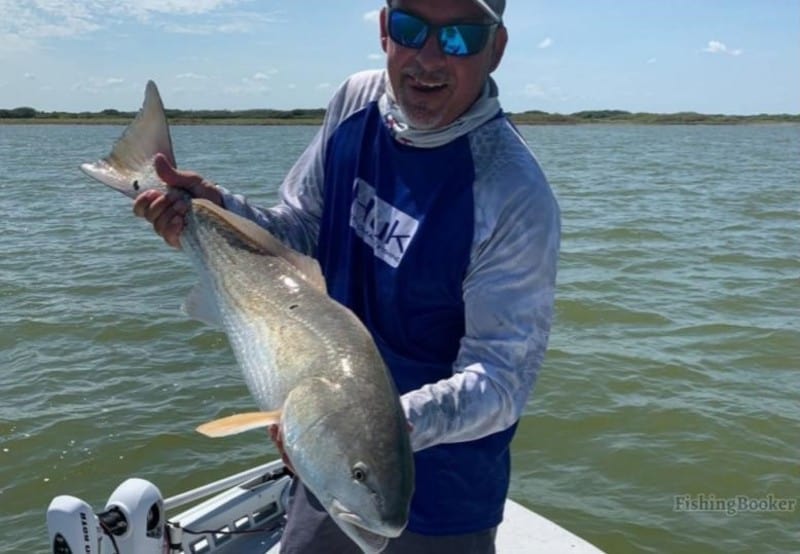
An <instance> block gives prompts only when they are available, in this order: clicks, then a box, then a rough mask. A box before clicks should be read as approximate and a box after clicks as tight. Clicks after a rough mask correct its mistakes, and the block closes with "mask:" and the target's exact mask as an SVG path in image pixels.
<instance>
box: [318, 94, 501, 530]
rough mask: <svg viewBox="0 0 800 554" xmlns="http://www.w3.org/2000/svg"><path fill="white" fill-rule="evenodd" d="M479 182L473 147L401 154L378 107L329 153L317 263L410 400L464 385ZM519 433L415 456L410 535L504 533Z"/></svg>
mask: <svg viewBox="0 0 800 554" xmlns="http://www.w3.org/2000/svg"><path fill="white" fill-rule="evenodd" d="M474 177H475V173H474V169H473V163H472V154H471V151H470V145H469V139H468V137H467V136H462V137H460V138H458V139H456V140H455V141H453V142H451V143H449V144H446V145H444V146H441V147H437V148H424V149H423V148H416V147H411V146H407V145H404V144H400V143H398V142H397V141H396V140H394V139H393V138H392V136H391V135H390V134H389V131H388V130H387V129H386V126H385V125H384V124H383V122H382V121H381V116H380V113H379V111H378V107H377V104H376V103H374V102H373V103H371V104H368V105H367V106H366V107H365V108H364V109H362V110H360V111H358V112H356V113H354V114H353V115H351V116H350V117H349V118H348V119H346V120H345V121H343V122H342V123H341V124H340V125H339V127H338V128H337V129H336V130H335V131H334V133H333V134H332V136H331V137H330V139H329V141H328V144H327V150H326V156H325V181H324V182H325V187H324V195H325V196H324V203H323V205H324V209H323V214H322V220H321V225H320V234H319V241H318V251H317V255H318V258H319V262H320V265H321V266H322V272H323V274H324V275H325V280H326V282H327V286H328V292H329V294H330V295H331V296H332V297H333V298H335V299H336V300H338V301H339V302H341V303H342V304H344V305H345V306H348V307H349V308H350V309H351V310H352V311H353V312H354V313H355V314H356V315H357V316H358V317H359V318H360V319H361V320H362V321H363V322H364V324H365V325H366V327H367V329H369V331H370V332H371V333H372V336H373V338H374V339H375V343H376V344H377V346H378V349H379V350H380V352H381V354H382V356H383V359H384V360H385V361H386V364H387V366H388V367H389V370H390V371H391V374H392V376H393V377H394V381H395V383H396V385H397V389H398V392H399V393H400V394H403V393H406V392H408V391H411V390H415V389H418V388H420V387H422V386H423V385H425V384H427V383H434V382H436V381H439V380H441V379H447V378H449V377H451V376H452V374H453V373H452V366H453V362H454V361H455V359H456V356H457V354H458V349H459V342H460V340H461V338H462V337H463V336H464V303H463V299H462V282H463V280H464V277H465V273H466V271H467V267H468V264H469V259H470V249H471V246H472V239H473V233H474V205H473V194H472V185H473V182H474ZM515 429H516V425H514V426H512V427H511V428H509V429H507V430H505V431H502V432H500V433H496V434H494V435H490V436H488V437H484V438H482V439H479V440H476V441H471V442H463V443H455V444H441V445H437V446H434V447H431V448H428V449H425V450H422V451H420V452H416V453H415V454H414V462H415V475H416V484H415V490H414V497H413V499H412V502H411V516H410V521H409V524H408V529H409V530H411V531H413V532H416V533H421V534H427V535H449V534H461V533H470V532H474V531H479V530H482V529H487V528H490V527H494V526H496V525H498V524H499V523H500V521H501V520H502V513H503V504H504V502H505V498H506V494H507V492H508V484H509V473H510V460H509V443H510V442H511V438H512V437H513V435H514V431H515Z"/></svg>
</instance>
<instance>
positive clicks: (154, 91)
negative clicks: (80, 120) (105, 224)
mask: <svg viewBox="0 0 800 554" xmlns="http://www.w3.org/2000/svg"><path fill="white" fill-rule="evenodd" d="M158 153H161V154H163V155H164V156H165V157H166V158H167V160H168V161H169V163H170V164H171V165H172V166H173V167H176V164H175V154H174V153H173V151H172V139H171V138H170V136H169V125H168V124H167V116H166V114H165V113H164V104H163V102H162V101H161V96H160V95H159V94H158V88H156V84H155V83H154V82H153V81H148V82H147V86H146V87H145V93H144V103H143V104H142V108H141V109H140V110H139V113H137V114H136V118H135V119H134V120H133V121H132V122H131V124H130V125H128V127H127V128H126V129H125V131H124V132H123V133H122V136H121V137H120V138H119V139H118V140H117V142H115V143H114V147H113V148H112V149H111V153H110V154H109V155H108V156H106V157H105V158H103V159H102V160H99V161H97V162H95V163H86V164H82V165H81V170H82V171H83V172H84V173H86V174H87V175H89V176H90V177H92V178H94V179H97V180H98V181H100V182H101V183H104V184H106V185H108V186H110V187H111V188H113V189H116V190H118V191H120V192H122V193H123V194H125V195H126V196H130V197H131V198H135V197H136V196H137V195H138V194H139V192H140V191H141V190H144V188H145V187H143V186H142V185H143V184H144V183H142V182H140V180H142V179H145V178H146V179H147V180H152V181H153V182H154V183H153V184H151V186H150V187H148V188H152V187H153V186H155V185H156V184H158V185H160V186H163V183H161V182H160V179H158V177H157V176H156V175H155V174H154V170H153V167H152V166H153V158H155V155H156V154H158Z"/></svg>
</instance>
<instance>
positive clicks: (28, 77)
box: [23, 73, 36, 81]
mask: <svg viewBox="0 0 800 554" xmlns="http://www.w3.org/2000/svg"><path fill="white" fill-rule="evenodd" d="M23 77H24V78H25V79H27V80H29V81H32V80H34V79H36V75H34V74H33V73H26V74H25V75H23Z"/></svg>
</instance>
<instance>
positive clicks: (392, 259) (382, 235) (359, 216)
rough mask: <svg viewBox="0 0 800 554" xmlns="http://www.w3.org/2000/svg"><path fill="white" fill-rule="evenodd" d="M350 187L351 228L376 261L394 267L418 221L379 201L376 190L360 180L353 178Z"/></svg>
mask: <svg viewBox="0 0 800 554" xmlns="http://www.w3.org/2000/svg"><path fill="white" fill-rule="evenodd" d="M353 188H354V189H355V198H354V199H353V205H352V206H351V207H350V227H352V228H353V230H354V231H355V232H356V235H358V236H359V237H361V240H363V241H364V242H365V243H367V244H368V245H369V246H371V247H372V251H373V252H374V253H375V255H376V256H377V257H378V258H380V259H381V260H383V261H384V262H386V263H387V264H389V265H390V266H392V267H397V266H398V265H400V261H401V260H402V259H403V256H404V255H405V253H406V251H407V250H408V245H409V244H411V240H412V239H413V238H414V234H415V233H416V232H417V227H419V221H417V220H416V219H414V218H413V217H411V216H410V215H408V214H407V213H405V212H404V211H402V210H399V209H397V208H395V207H394V206H392V205H391V204H389V203H387V202H384V201H383V200H381V199H380V198H378V196H377V194H376V193H375V188H374V187H373V186H372V185H370V184H369V183H367V182H366V181H364V180H363V179H356V182H355V183H354V185H353Z"/></svg>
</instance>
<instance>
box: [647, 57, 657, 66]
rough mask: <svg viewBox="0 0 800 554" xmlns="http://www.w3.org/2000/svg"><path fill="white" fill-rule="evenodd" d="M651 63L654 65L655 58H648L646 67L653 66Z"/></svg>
mask: <svg viewBox="0 0 800 554" xmlns="http://www.w3.org/2000/svg"><path fill="white" fill-rule="evenodd" d="M653 63H656V59H655V58H650V59H649V60H647V64H648V65H649V64H653Z"/></svg>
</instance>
